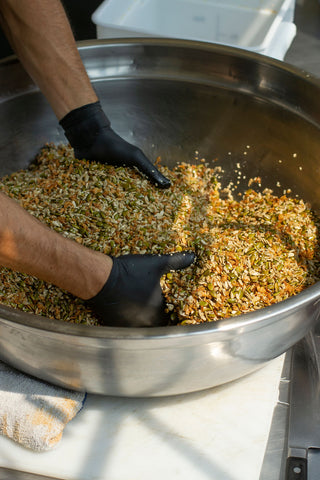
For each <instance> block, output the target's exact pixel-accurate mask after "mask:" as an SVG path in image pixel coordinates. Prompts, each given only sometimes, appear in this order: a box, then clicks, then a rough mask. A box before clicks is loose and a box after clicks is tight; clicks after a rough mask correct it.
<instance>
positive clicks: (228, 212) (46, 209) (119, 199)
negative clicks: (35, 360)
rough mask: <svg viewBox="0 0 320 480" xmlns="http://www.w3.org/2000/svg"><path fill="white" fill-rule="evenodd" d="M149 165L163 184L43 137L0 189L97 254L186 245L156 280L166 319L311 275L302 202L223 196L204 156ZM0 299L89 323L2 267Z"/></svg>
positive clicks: (215, 309) (192, 318) (279, 292)
mask: <svg viewBox="0 0 320 480" xmlns="http://www.w3.org/2000/svg"><path fill="white" fill-rule="evenodd" d="M159 169H160V170H161V171H162V173H163V174H164V175H166V176H167V177H168V178H170V179H171V182H172V187H171V188H170V189H168V190H160V189H157V188H155V187H154V186H152V185H151V184H150V183H149V182H148V181H147V180H146V179H145V178H143V177H142V176H141V175H140V174H139V173H138V172H136V171H135V170H130V169H126V168H122V167H121V168H115V167H112V166H105V165H101V164H97V163H89V162H87V161H85V160H75V159H74V157H73V150H72V149H71V148H70V147H66V146H58V147H57V146H54V145H47V146H46V147H45V148H44V149H43V150H42V151H41V153H40V155H39V156H38V158H37V160H36V162H35V164H33V165H32V166H31V167H30V168H29V169H28V170H23V171H20V172H17V173H14V174H12V175H10V176H7V177H5V178H4V179H2V185H1V190H2V191H4V192H5V193H7V194H8V195H9V196H11V197H13V198H15V199H16V200H18V201H19V203H20V204H21V205H22V206H23V207H24V208H25V209H26V210H28V211H29V212H30V213H31V214H33V215H35V216H36V217H37V218H38V219H39V220H41V221H43V222H45V223H46V224H47V225H48V226H50V227H51V228H53V229H54V230H56V231H57V232H59V233H61V234H62V235H64V236H66V237H69V238H71V239H73V240H75V241H76V242H79V243H81V244H83V245H85V246H87V247H90V248H92V249H95V250H98V251H101V252H104V253H105V254H110V255H121V254H126V253H155V254H161V253H170V252H175V251H181V250H185V249H186V250H193V251H195V252H196V253H197V259H198V260H197V263H196V264H195V265H193V266H191V267H189V268H187V269H186V270H184V271H182V272H170V273H168V274H167V275H166V276H165V277H163V278H162V280H161V284H162V288H163V292H164V295H165V297H166V301H167V308H168V310H169V311H170V313H171V320H172V323H174V324H176V323H178V324H194V323H202V322H211V321H215V320H217V319H221V318H227V317H233V316H236V315H239V314H241V313H246V312H250V311H253V310H256V309H260V308H263V307H265V306H268V305H271V304H273V303H275V302H280V301H282V300H284V299H286V298H288V297H290V296H291V295H295V294H297V293H299V292H301V291H302V290H303V289H305V288H306V287H308V286H310V285H312V284H313V283H315V282H316V281H318V280H319V272H320V268H319V267H320V249H319V245H318V238H317V235H318V228H319V225H320V224H319V219H318V218H316V216H315V215H314V213H313V212H312V211H311V210H310V208H309V206H308V205H307V204H306V203H305V202H304V201H303V200H301V199H296V198H295V199H294V198H289V197H287V196H285V195H283V196H281V197H277V196H275V195H273V194H272V192H271V191H270V190H267V189H266V190H265V191H264V192H263V193H257V192H256V191H254V190H252V189H249V190H248V191H247V192H246V193H245V194H244V195H243V196H242V197H241V198H240V199H238V200H235V199H233V198H232V195H227V198H226V195H221V189H220V184H219V181H218V179H219V168H210V167H209V166H208V165H207V164H205V163H202V164H200V165H190V164H187V163H182V164H179V165H177V166H176V167H175V168H173V169H168V168H166V167H164V166H161V165H160V166H159ZM220 170H221V169H220ZM0 302H1V303H2V304H5V305H8V306H11V307H14V308H19V309H21V310H23V311H25V312H32V313H35V314H40V315H44V316H46V317H49V318H55V319H59V320H63V321H68V322H73V323H84V324H87V325H95V324H97V320H96V319H95V317H94V316H93V315H92V313H91V312H90V310H88V309H87V308H86V307H85V305H84V303H83V301H82V300H80V299H78V298H75V297H73V296H72V295H70V294H68V293H67V292H64V291H62V290H60V289H59V288H57V287H55V286H54V285H51V284H47V283H45V282H43V281H40V280H38V279H36V278H34V277H31V276H28V275H24V274H20V273H16V272H12V271H10V270H9V269H6V268H2V269H0Z"/></svg>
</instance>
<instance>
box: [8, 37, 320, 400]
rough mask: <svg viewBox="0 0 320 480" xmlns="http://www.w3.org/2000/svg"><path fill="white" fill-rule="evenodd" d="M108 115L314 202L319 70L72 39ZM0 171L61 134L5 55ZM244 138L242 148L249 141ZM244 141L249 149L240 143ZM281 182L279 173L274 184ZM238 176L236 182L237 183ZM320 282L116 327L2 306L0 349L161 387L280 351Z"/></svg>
mask: <svg viewBox="0 0 320 480" xmlns="http://www.w3.org/2000/svg"><path fill="white" fill-rule="evenodd" d="M80 52H81V55H82V58H83V61H84V63H85V66H86V68H87V70H88V73H89V75H90V77H91V79H92V81H93V83H94V86H95V89H96V91H97V93H98V95H99V97H100V99H101V101H102V103H103V105H104V108H105V110H106V112H107V113H108V115H109V117H110V119H111V121H112V124H113V127H114V129H115V130H116V131H117V132H118V133H119V134H120V135H122V136H123V137H124V138H126V139H127V140H129V141H130V142H132V143H135V144H137V145H139V146H141V147H142V148H143V150H144V151H145V152H146V154H147V155H148V156H149V157H150V158H151V159H155V158H156V157H157V156H158V155H161V157H162V159H163V161H164V162H165V163H167V164H168V165H173V164H174V163H176V162H177V161H180V160H184V161H189V160H190V161H192V160H193V159H194V158H195V156H196V153H195V152H196V151H198V152H199V157H205V158H206V159H207V160H212V159H215V158H216V159H217V160H218V162H217V163H218V164H220V165H222V166H223V167H224V170H225V176H224V179H225V182H226V183H228V182H229V181H230V180H235V173H234V170H235V167H236V165H237V163H240V164H241V169H242V172H243V173H244V174H245V175H247V178H249V176H260V177H261V178H262V182H263V186H264V187H270V188H272V189H273V190H274V191H275V192H276V193H282V191H283V189H287V188H291V190H292V195H299V196H301V197H302V198H304V199H305V200H307V201H310V202H311V204H312V206H313V208H315V209H316V210H319V207H320V190H319V184H320V160H319V154H320V82H319V81H318V80H316V79H315V78H312V77H311V76H310V75H308V74H306V73H305V72H302V71H298V70H296V69H294V68H292V67H290V66H289V65H286V64H285V63H281V62H278V61H275V60H272V59H269V58H266V57H263V56H259V55H256V54H253V53H248V52H245V51H241V50H237V49H232V48H227V47H222V46H215V45H211V44H204V43H198V42H188V41H178V40H166V39H130V40H128V39H127V40H126V39H124V40H115V41H114V40H113V41H98V42H94V43H86V44H83V45H81V46H80ZM0 119H1V123H0V125H1V126H0V145H1V150H0V156H1V158H0V174H1V175H3V174H5V173H9V172H12V171H15V170H17V169H19V168H21V167H26V166H27V165H28V164H29V163H30V161H31V160H32V159H33V157H34V156H35V154H36V153H37V152H38V151H39V148H40V147H41V146H42V145H43V144H44V143H45V142H48V141H53V142H58V143H60V142H65V139H64V136H63V132H62V131H61V129H60V128H59V126H58V124H57V121H56V118H55V117H54V114H53V113H52V111H51V109H50V107H49V106H48V104H47V102H46V100H45V99H44V97H43V96H42V94H41V93H40V92H39V91H38V89H37V88H36V87H35V85H34V84H33V82H32V81H31V80H30V78H29V77H28V76H27V75H26V74H25V73H24V71H23V69H22V68H21V66H20V64H19V63H18V61H17V60H16V59H15V58H10V59H6V60H5V61H3V62H2V63H1V64H0ZM247 145H249V146H250V148H247ZM244 152H246V155H245V154H244ZM279 185H281V186H280V187H279ZM246 187H247V185H246V184H244V183H243V184H240V185H239V190H244V189H245V188H246ZM319 299H320V284H319V283H317V284H316V285H314V286H312V287H309V288H308V289H306V290H305V291H304V292H302V293H300V294H299V295H297V296H295V297H292V298H290V299H288V300H286V301H283V302H281V303H279V304H276V305H273V306H271V307H268V308H265V309H262V310H259V311H256V312H253V313H249V314H246V315H241V316H239V317H237V318H234V319H225V320H222V321H218V322H216V323H211V324H206V325H194V326H186V327H161V328H154V329H126V328H109V327H85V326H77V325H71V324H64V323H61V322H59V321H53V320H49V319H46V318H43V317H39V316H36V315H31V314H25V313H21V312H19V311H18V310H15V309H10V308H6V307H0V357H1V359H3V360H4V361H6V362H8V363H9V364H11V365H13V366H15V367H17V368H18V369H21V370H23V371H25V372H28V373H30V374H32V375H34V376H36V377H39V378H42V379H45V380H48V381H50V382H53V383H56V384H59V385H62V386H66V387H70V388H73V389H77V390H86V391H88V392H96V393H101V394H110V395H119V396H157V395H172V394H179V393H185V392H191V391H196V390H200V389H205V388H208V387H212V386H215V385H219V384H222V383H224V382H228V381H231V380H234V379H236V378H239V377H241V376H243V375H245V374H248V373H249V372H252V371H254V370H255V369H257V368H259V367H261V366H262V365H264V364H265V363H266V362H268V361H270V360H271V359H273V358H275V357H277V356H279V355H281V354H282V353H283V352H285V351H286V350H287V349H288V348H289V347H291V346H292V345H293V344H294V343H295V342H297V341H298V340H299V339H301V338H302V337H303V336H304V335H305V334H306V333H307V332H308V331H309V330H310V329H312V328H313V326H314V325H315V323H316V321H317V318H318V316H319V305H318V303H319Z"/></svg>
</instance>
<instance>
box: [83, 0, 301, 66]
mask: <svg viewBox="0 0 320 480" xmlns="http://www.w3.org/2000/svg"><path fill="white" fill-rule="evenodd" d="M294 8H295V0H220V1H219V0H106V1H104V2H103V3H102V4H101V5H100V6H99V8H98V9H97V10H96V11H95V12H94V14H93V15H92V20H93V22H94V23H95V24H96V27H97V37H98V38H114V37H137V36H140V37H141V36H154V37H159V36H160V37H161V36H162V37H173V38H184V39H191V40H199V41H205V42H213V43H220V44H224V45H231V46H234V47H238V48H244V49H246V50H251V51H255V52H257V53H261V54H263V55H268V56H271V57H274V58H278V59H280V60H283V58H284V56H285V54H286V52H287V50H288V48H289V47H290V45H291V43H292V40H293V38H294V37H295V35H296V26H295V24H294V23H293V16H294Z"/></svg>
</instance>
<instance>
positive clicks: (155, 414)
mask: <svg viewBox="0 0 320 480" xmlns="http://www.w3.org/2000/svg"><path fill="white" fill-rule="evenodd" d="M283 361H284V356H281V357H279V358H278V359H275V360H273V361H271V362H270V363H268V364H267V365H266V366H265V367H264V368H262V369H260V370H258V371H256V372H254V373H253V374H251V375H249V376H247V377H244V378H242V379H240V380H238V381H235V382H232V383H229V384H227V385H224V386H221V387H217V388H213V389H210V390H206V391H203V392H198V393H192V394H187V395H181V396H176V397H165V398H149V399H130V398H113V397H102V396H95V395H89V396H88V397H87V399H86V403H85V406H84V408H83V410H82V411H81V412H80V413H79V414H78V415H77V416H76V418H75V419H74V420H72V421H71V422H70V423H69V424H68V425H67V427H66V429H65V431H64V434H63V438H62V440H61V442H60V443H59V445H58V447H57V448H55V449H54V450H52V451H50V452H45V453H34V452H32V451H28V450H26V449H24V448H22V447H20V446H19V445H17V444H15V443H14V442H12V441H11V440H9V439H7V438H5V437H0V466H2V467H7V468H13V469H18V470H23V471H27V472H32V473H36V474H42V475H48V476H52V477H56V478H59V479H60V478H61V479H66V480H69V479H70V480H150V479H151V478H152V479H153V480H158V479H159V480H164V479H165V478H167V479H169V480H208V479H210V480H212V479H214V480H220V479H221V480H243V479H244V478H245V479H246V480H259V477H260V472H261V467H262V463H263V458H264V453H265V450H266V445H267V441H268V436H269V431H270V426H271V421H272V415H273V411H274V408H275V406H276V404H277V401H278V393H279V392H278V390H279V382H280V377H281V372H282V367H283Z"/></svg>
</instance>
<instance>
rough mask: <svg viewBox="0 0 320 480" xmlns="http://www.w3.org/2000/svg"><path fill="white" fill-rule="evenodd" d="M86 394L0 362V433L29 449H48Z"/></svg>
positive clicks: (81, 404) (53, 444)
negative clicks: (50, 382)
mask: <svg viewBox="0 0 320 480" xmlns="http://www.w3.org/2000/svg"><path fill="white" fill-rule="evenodd" d="M85 397H86V395H85V393H79V392H74V391H71V390H66V389H64V388H60V387H56V386H54V385H50V384H48V383H46V382H44V381H41V380H37V379H35V378H33V377H30V376H28V375H25V374H23V373H21V372H19V371H18V370H15V369H14V368H11V367H9V366H8V365H6V364H5V363H3V362H0V433H1V434H2V435H5V436H7V437H9V438H11V439H12V440H14V441H15V442H18V443H19V444H21V445H23V446H24V447H26V448H29V449H31V450H35V451H38V452H40V451H45V450H50V449H52V448H54V447H55V446H57V444H58V443H59V442H60V440H61V438H62V434H63V430H64V428H65V426H66V424H67V423H68V422H69V421H70V420H72V418H74V417H75V415H76V414H77V413H78V412H79V411H80V410H81V408H82V407H83V404H84V401H85Z"/></svg>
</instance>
